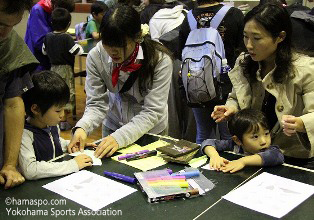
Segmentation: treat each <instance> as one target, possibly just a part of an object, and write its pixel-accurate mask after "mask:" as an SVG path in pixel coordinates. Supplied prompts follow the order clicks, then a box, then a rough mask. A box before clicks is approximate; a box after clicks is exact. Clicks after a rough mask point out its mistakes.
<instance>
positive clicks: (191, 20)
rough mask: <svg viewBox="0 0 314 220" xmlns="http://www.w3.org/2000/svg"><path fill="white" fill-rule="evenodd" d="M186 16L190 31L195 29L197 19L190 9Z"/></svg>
mask: <svg viewBox="0 0 314 220" xmlns="http://www.w3.org/2000/svg"><path fill="white" fill-rule="evenodd" d="M187 17H188V22H189V25H190V29H191V31H193V30H194V29H197V21H196V19H195V18H194V15H193V13H192V10H190V11H189V12H188V14H187Z"/></svg>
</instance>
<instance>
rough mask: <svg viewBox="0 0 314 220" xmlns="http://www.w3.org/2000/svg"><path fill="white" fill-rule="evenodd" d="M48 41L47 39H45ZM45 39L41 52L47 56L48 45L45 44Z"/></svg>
mask: <svg viewBox="0 0 314 220" xmlns="http://www.w3.org/2000/svg"><path fill="white" fill-rule="evenodd" d="M45 39H46V38H45ZM45 39H44V42H43V46H42V48H41V52H42V53H43V54H44V55H47V51H46V43H45V41H46V40H45Z"/></svg>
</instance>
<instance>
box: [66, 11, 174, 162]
mask: <svg viewBox="0 0 314 220" xmlns="http://www.w3.org/2000/svg"><path fill="white" fill-rule="evenodd" d="M100 32H101V40H102V41H101V42H99V43H98V44H97V45H96V47H95V48H94V49H92V50H91V51H90V52H89V54H88V57H87V61H86V72H87V77H86V85H85V88H86V95H87V101H86V109H85V112H84V115H83V117H82V119H81V120H80V121H79V122H78V123H77V124H76V127H75V128H74V131H75V132H74V136H73V138H72V141H71V143H70V145H69V151H77V150H79V149H80V150H82V149H83V146H84V143H85V140H86V137H87V135H88V134H90V133H91V132H92V131H93V130H94V129H96V128H97V127H98V126H99V125H101V124H103V137H104V139H103V141H102V142H101V143H100V144H99V146H98V148H97V150H96V151H95V156H98V157H100V158H102V157H103V156H111V155H112V154H113V153H114V152H115V151H117V150H118V148H121V147H126V146H127V145H129V144H131V143H134V142H135V141H137V140H138V139H139V138H141V137H142V136H143V135H144V134H146V133H147V132H150V133H154V134H163V133H165V132H166V129H167V125H168V104H167V101H168V94H169V89H170V82H171V76H172V69H173V67H172V66H173V65H172V60H171V58H170V56H169V52H168V51H167V49H166V48H164V47H163V46H162V45H161V44H160V43H157V42H155V41H153V40H151V39H150V38H149V37H147V36H145V37H143V36H142V34H143V32H142V30H141V21H140V16H139V14H138V13H137V12H136V11H135V9H133V8H132V7H131V6H127V5H118V6H117V7H116V8H114V9H111V10H110V11H108V12H107V13H106V14H105V16H104V17H103V20H102V23H101V26H100ZM149 137H151V136H146V137H145V136H144V137H143V139H145V138H147V139H148V138H149ZM143 139H142V141H143V142H144V141H145V140H143Z"/></svg>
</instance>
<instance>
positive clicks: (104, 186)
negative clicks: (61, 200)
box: [43, 170, 137, 211]
mask: <svg viewBox="0 0 314 220" xmlns="http://www.w3.org/2000/svg"><path fill="white" fill-rule="evenodd" d="M43 187H44V188H45V189H48V190H50V191H53V192H55V193H57V194H59V195H61V196H64V197H65V198H68V199H70V200H72V201H74V202H77V203H79V204H81V205H83V206H85V207H87V208H90V209H91V210H93V211H97V210H99V209H101V208H103V207H105V206H107V205H109V204H111V203H113V202H115V201H117V200H119V199H122V198H123V197H126V196H128V195H130V194H131V193H133V192H135V191H137V190H136V189H133V188H132V187H129V186H126V185H124V184H122V183H119V182H116V181H114V180H111V179H108V178H106V177H103V176H100V175H97V174H95V173H92V172H90V171H87V170H82V171H79V172H77V173H74V174H71V175H69V176H66V177H63V178H62V179H59V180H56V181H53V182H51V183H48V184H46V185H44V186H43Z"/></svg>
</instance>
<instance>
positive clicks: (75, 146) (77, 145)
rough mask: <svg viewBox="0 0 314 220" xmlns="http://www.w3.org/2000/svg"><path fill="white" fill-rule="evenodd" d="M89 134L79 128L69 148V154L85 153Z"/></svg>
mask: <svg viewBox="0 0 314 220" xmlns="http://www.w3.org/2000/svg"><path fill="white" fill-rule="evenodd" d="M86 138H87V134H86V132H85V131H84V129H83V128H77V129H76V130H75V132H74V135H73V137H72V139H71V142H70V144H69V146H68V152H69V153H70V154H71V153H74V152H77V151H83V150H84V147H85V142H86Z"/></svg>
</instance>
